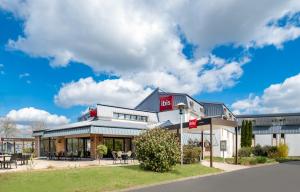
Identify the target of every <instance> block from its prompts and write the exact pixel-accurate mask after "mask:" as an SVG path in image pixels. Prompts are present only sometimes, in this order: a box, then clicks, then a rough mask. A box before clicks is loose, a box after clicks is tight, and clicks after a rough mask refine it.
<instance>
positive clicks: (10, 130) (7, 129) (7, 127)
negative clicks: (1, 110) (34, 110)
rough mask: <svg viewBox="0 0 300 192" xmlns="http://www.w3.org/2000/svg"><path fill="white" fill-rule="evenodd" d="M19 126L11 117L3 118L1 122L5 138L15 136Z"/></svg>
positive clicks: (0, 127)
mask: <svg viewBox="0 0 300 192" xmlns="http://www.w3.org/2000/svg"><path fill="white" fill-rule="evenodd" d="M17 131H18V130H17V126H16V123H15V122H14V121H12V120H11V119H10V118H8V117H6V118H3V119H1V123H0V134H1V135H3V136H4V138H9V137H13V136H15V135H16V133H17Z"/></svg>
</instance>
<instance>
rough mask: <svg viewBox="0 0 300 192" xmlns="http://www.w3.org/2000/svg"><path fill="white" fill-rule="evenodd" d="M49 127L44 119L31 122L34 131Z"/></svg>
mask: <svg viewBox="0 0 300 192" xmlns="http://www.w3.org/2000/svg"><path fill="white" fill-rule="evenodd" d="M46 128H47V124H46V123H45V122H44V121H34V122H32V124H31V129H32V131H39V130H44V129H46Z"/></svg>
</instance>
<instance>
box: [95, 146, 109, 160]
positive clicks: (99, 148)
mask: <svg viewBox="0 0 300 192" xmlns="http://www.w3.org/2000/svg"><path fill="white" fill-rule="evenodd" d="M96 150H97V155H98V157H99V159H102V158H103V155H106V154H107V147H106V146H105V145H98V146H97V149H96Z"/></svg>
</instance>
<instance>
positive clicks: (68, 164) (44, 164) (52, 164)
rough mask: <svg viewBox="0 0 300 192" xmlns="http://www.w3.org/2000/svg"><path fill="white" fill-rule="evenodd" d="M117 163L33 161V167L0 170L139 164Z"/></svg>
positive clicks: (14, 169)
mask: <svg viewBox="0 0 300 192" xmlns="http://www.w3.org/2000/svg"><path fill="white" fill-rule="evenodd" d="M119 162H120V161H117V164H114V163H113V161H112V160H101V161H100V163H99V160H82V161H63V160H41V159H36V160H34V161H33V164H32V165H30V164H29V165H18V168H15V166H14V165H13V164H12V165H11V167H12V169H0V174H1V173H7V172H18V171H30V170H40V169H66V168H78V167H88V166H124V165H133V164H137V163H138V162H137V161H134V162H131V161H128V164H123V163H122V164H121V163H119Z"/></svg>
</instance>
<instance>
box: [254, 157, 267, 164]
mask: <svg viewBox="0 0 300 192" xmlns="http://www.w3.org/2000/svg"><path fill="white" fill-rule="evenodd" d="M256 160H257V163H259V164H264V163H266V162H267V158H266V157H262V156H259V157H256Z"/></svg>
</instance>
